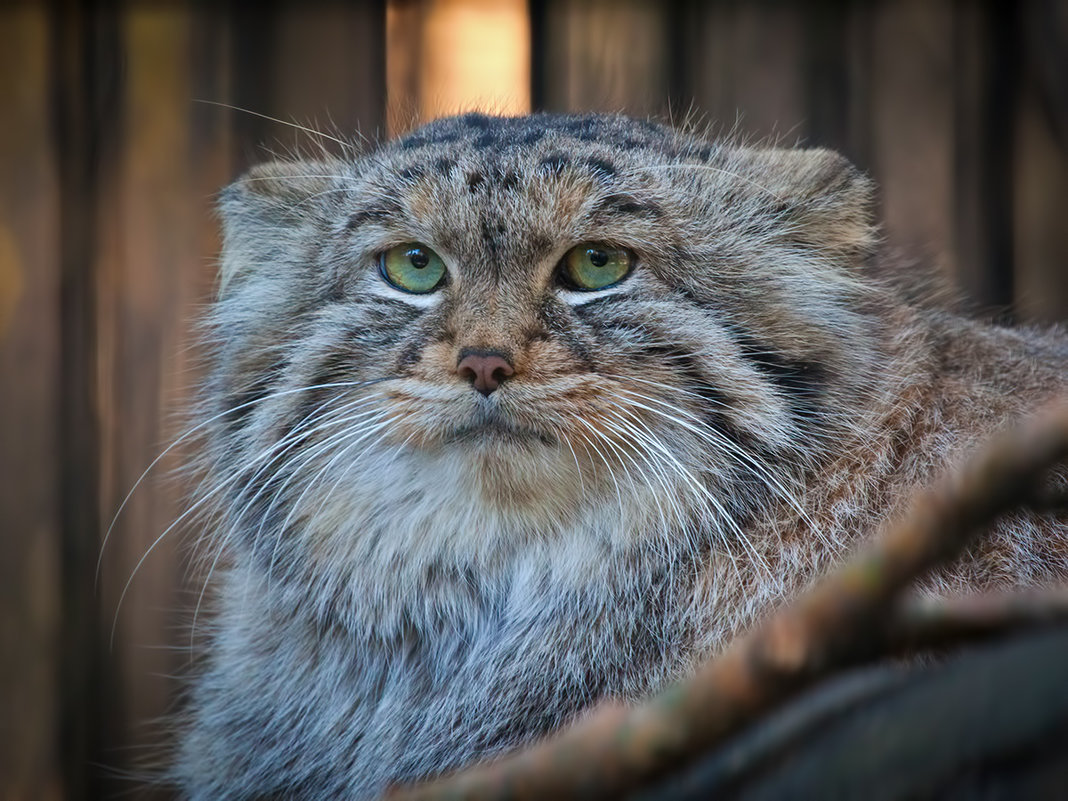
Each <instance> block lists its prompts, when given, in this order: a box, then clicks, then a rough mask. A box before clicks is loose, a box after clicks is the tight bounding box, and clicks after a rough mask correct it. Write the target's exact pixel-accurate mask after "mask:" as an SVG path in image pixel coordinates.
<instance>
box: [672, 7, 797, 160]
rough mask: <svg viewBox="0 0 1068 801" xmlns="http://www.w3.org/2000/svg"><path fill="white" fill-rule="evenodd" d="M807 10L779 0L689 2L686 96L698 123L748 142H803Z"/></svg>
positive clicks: (684, 29)
mask: <svg viewBox="0 0 1068 801" xmlns="http://www.w3.org/2000/svg"><path fill="white" fill-rule="evenodd" d="M806 13H807V11H806V7H804V6H799V5H798V4H796V3H788V2H780V1H779V0H766V1H765V2H737V0H727V1H726V2H714V3H704V2H700V0H693V2H690V3H688V4H687V8H686V11H685V13H684V15H683V19H684V28H683V38H682V42H683V44H684V47H685V50H686V63H687V64H688V67H687V70H686V80H687V81H688V88H686V89H685V90H684V97H685V96H686V95H687V94H688V95H689V96H690V97H691V98H692V100H693V103H694V107H695V109H696V111H697V114H698V119H701V118H704V119H707V121H708V123H709V124H710V125H711V126H712V129H713V131H716V132H719V133H722V134H729V133H735V134H737V135H739V136H741V137H742V138H744V139H747V140H750V141H752V140H756V141H782V143H783V144H784V145H792V144H795V143H796V142H797V141H799V140H801V139H804V138H805V135H806V134H807V132H808V130H809V120H808V115H807V109H806V107H805V105H804V101H805V96H806V89H805V75H806V70H805V64H806V54H807V50H806V48H807V43H806V40H805V25H804V19H805V14H806Z"/></svg>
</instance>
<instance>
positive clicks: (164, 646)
mask: <svg viewBox="0 0 1068 801" xmlns="http://www.w3.org/2000/svg"><path fill="white" fill-rule="evenodd" d="M120 23H121V24H120V28H119V41H120V50H121V52H122V54H123V60H124V66H125V71H124V75H125V76H126V81H125V83H124V84H123V87H122V103H121V112H120V114H119V124H120V125H121V131H122V139H121V142H122V147H121V151H120V153H119V154H118V157H117V159H116V162H115V164H114V167H113V169H111V170H109V171H108V173H107V174H106V175H105V176H102V179H101V187H100V192H99V198H98V206H97V207H98V209H99V211H98V214H99V227H100V228H99V230H100V246H99V249H98V250H97V252H96V256H97V268H96V284H95V287H94V295H93V297H94V298H95V301H96V304H97V309H98V334H97V337H98V351H97V354H98V356H97V358H98V362H97V363H98V387H99V390H98V393H99V394H98V398H99V401H98V403H99V409H100V426H101V429H100V430H101V438H100V469H99V474H100V481H101V497H102V499H103V500H102V507H103V509H104V510H106V512H105V517H106V519H108V520H110V518H111V514H112V513H113V512H114V511H115V510H117V509H118V508H119V506H120V504H121V503H122V500H123V498H124V497H125V496H126V494H127V492H129V491H130V489H131V488H133V487H134V485H135V484H136V482H137V480H138V477H139V476H140V475H141V473H142V471H143V470H144V469H145V467H146V466H147V465H149V464H150V463H151V462H152V460H153V459H154V457H155V456H156V455H157V454H159V453H160V451H161V450H162V449H163V448H164V447H165V446H166V444H167V442H168V440H169V439H170V438H171V437H173V435H174V432H173V430H172V429H171V427H170V426H169V425H168V424H167V422H166V421H167V419H168V418H169V417H171V416H172V415H171V414H170V413H172V412H173V411H174V410H176V409H180V408H181V407H182V406H183V405H184V401H183V390H184V384H185V382H186V381H187V380H188V377H187V376H184V375H180V374H178V373H177V371H176V370H175V367H177V366H178V365H176V364H175V363H174V359H175V357H176V354H181V353H182V352H183V351H184V350H185V348H187V347H188V344H189V343H188V342H187V341H186V335H187V331H188V328H187V322H186V319H187V318H188V316H189V314H190V310H191V308H192V306H193V304H192V297H191V291H190V290H191V288H192V287H194V286H195V285H196V284H197V273H198V272H199V271H200V270H201V269H203V267H202V264H203V258H204V254H201V253H199V252H198V251H197V245H198V243H199V237H198V233H199V226H198V224H197V222H196V217H195V215H196V213H197V211H198V209H200V208H201V207H202V206H203V205H204V201H205V200H207V199H206V198H197V197H196V195H195V194H194V192H193V191H192V189H193V187H192V185H191V167H192V165H191V158H190V129H191V114H192V104H191V91H190V90H191V86H190V74H191V69H190V63H189V59H190V55H191V52H192V46H191V40H190V28H191V22H190V12H189V9H188V7H187V6H186V5H185V4H184V3H171V4H136V3H135V4H131V5H129V6H127V7H125V8H124V9H123V13H122V17H121V20H120ZM175 466H176V462H175V461H174V460H165V461H164V462H163V463H161V464H160V465H159V466H158V468H157V471H156V472H155V473H154V474H153V475H152V476H150V477H149V479H148V480H146V482H145V483H144V484H142V485H141V486H139V487H137V488H136V490H135V491H134V493H133V495H132V496H131V498H130V500H129V502H128V503H127V504H126V506H125V508H123V510H122V514H121V515H120V516H119V518H118V520H117V521H116V524H115V527H114V529H113V530H112V531H111V535H110V538H109V541H108V544H107V548H106V550H105V551H104V553H103V561H102V571H101V592H100V598H101V609H102V613H101V617H102V619H101V626H100V645H99V647H100V648H101V649H102V651H103V653H104V654H106V657H105V658H106V672H105V677H102V688H103V690H104V694H103V701H104V708H105V709H106V710H107V718H106V721H105V725H104V726H102V727H101V730H100V731H98V732H96V733H95V735H96V737H97V738H98V741H99V742H100V747H101V751H102V753H101V756H100V757H99V758H98V761H100V762H102V763H103V764H104V765H105V766H106V767H107V768H111V769H112V770H106V771H104V774H103V775H105V776H107V777H109V780H108V785H107V790H106V792H108V793H112V794H117V793H119V792H122V791H124V790H126V791H128V790H129V783H128V781H123V780H122V779H116V778H111V777H113V776H115V774H119V775H121V774H123V773H124V772H127V771H131V770H134V769H137V768H140V767H143V764H142V763H143V762H144V761H145V760H146V758H147V757H149V756H150V751H151V746H152V744H153V742H154V741H157V740H158V739H159V732H157V731H154V730H153V728H152V725H151V723H152V721H154V720H157V719H159V718H160V717H161V716H162V715H163V714H164V712H165V711H166V710H167V708H168V702H169V697H170V693H171V689H172V688H171V685H170V682H169V680H168V679H167V677H168V676H171V675H174V674H176V673H177V672H178V667H179V665H180V664H181V656H182V655H181V654H180V653H179V652H177V651H176V650H175V648H174V647H173V646H175V644H176V643H175V639H177V635H178V634H179V627H178V625H177V624H178V621H179V619H180V611H179V609H180V606H181V601H182V599H181V598H180V595H179V589H180V587H181V576H182V572H183V571H182V559H181V550H180V548H179V537H180V535H181V534H182V530H181V529H179V530H176V531H174V532H171V533H170V534H169V535H168V536H166V537H164V538H163V539H162V540H159V541H157V539H158V538H159V537H160V535H161V533H162V532H164V531H165V529H166V528H167V527H168V525H169V524H170V523H171V521H173V520H174V519H175V518H176V517H177V515H178V514H179V508H180V504H179V499H178V495H179V493H180V487H179V486H178V485H177V484H176V482H174V481H173V480H170V481H168V480H166V475H167V471H168V468H173V467H175ZM120 600H121V605H120ZM112 632H114V634H113V636H112Z"/></svg>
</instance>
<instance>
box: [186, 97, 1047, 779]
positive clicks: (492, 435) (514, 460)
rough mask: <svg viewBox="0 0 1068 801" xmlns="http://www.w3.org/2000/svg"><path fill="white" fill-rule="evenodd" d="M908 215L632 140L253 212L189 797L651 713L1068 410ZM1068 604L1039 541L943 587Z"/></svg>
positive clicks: (565, 122)
mask: <svg viewBox="0 0 1068 801" xmlns="http://www.w3.org/2000/svg"><path fill="white" fill-rule="evenodd" d="M871 193H872V188H871V186H870V184H869V182H868V181H867V180H866V179H865V178H864V177H863V176H862V175H861V174H859V173H858V172H857V171H856V170H855V169H853V168H852V167H851V166H850V165H849V164H848V163H847V162H845V161H844V160H843V159H842V158H841V157H839V156H837V155H835V154H833V153H829V152H827V151H819V150H809V151H805V150H797V151H792V150H762V149H753V148H748V147H744V146H739V145H736V144H730V143H726V144H716V143H710V142H708V141H705V140H704V139H703V138H701V137H699V136H696V135H693V134H691V133H688V132H682V131H677V130H673V129H671V128H668V127H666V126H661V125H658V124H655V123H651V122H645V121H638V120H632V119H629V118H626V117H621V116H612V115H585V116H554V115H534V116H531V117H520V118H494V117H487V116H484V115H479V114H469V115H465V116H463V117H456V118H450V119H446V120H439V121H437V122H434V123H431V124H430V125H427V126H425V127H423V128H420V129H417V130H416V131H414V132H412V133H410V134H408V135H407V136H405V137H403V138H401V139H399V140H397V141H395V142H391V143H388V144H386V145H383V146H382V147H380V148H378V149H376V150H373V151H372V152H369V153H367V154H363V155H360V156H359V157H356V158H353V159H352V160H351V161H336V162H335V161H324V162H295V163H291V164H279V163H276V164H272V165H266V166H264V167H261V168H257V169H255V170H253V171H252V172H251V173H250V174H248V175H247V176H245V177H244V178H242V179H241V180H239V181H238V182H237V183H236V184H234V185H233V186H232V187H230V188H229V189H228V190H227V191H226V192H225V194H224V196H223V200H222V213H223V218H224V228H225V242H224V252H223V266H222V278H221V284H220V296H219V299H218V301H217V302H216V304H215V306H214V309H213V312H212V316H211V326H212V330H213V332H214V335H215V355H214V372H213V375H212V378H211V379H210V381H209V384H208V386H207V391H206V392H205V401H204V409H203V413H204V415H205V419H206V420H208V421H209V424H208V431H209V434H208V443H207V448H206V454H205V467H204V469H205V476H206V480H205V483H204V487H205V488H206V489H205V490H204V495H205V497H204V502H205V503H210V504H211V505H212V506H213V508H214V510H215V512H216V515H217V522H216V523H215V529H214V530H213V531H212V532H211V534H210V542H211V543H212V544H213V546H214V548H215V549H217V550H216V551H213V553H220V554H222V555H223V558H222V560H221V563H220V566H218V567H217V568H216V569H215V571H214V574H213V577H212V581H213V583H214V585H215V593H216V595H217V609H216V614H215V617H214V622H213V624H212V630H211V633H210V635H209V647H208V653H207V655H206V659H205V664H204V667H203V671H202V673H201V674H200V675H199V676H198V677H197V679H196V680H195V683H194V685H193V687H192V689H191V697H190V704H189V713H188V714H189V720H188V722H187V726H186V731H185V734H184V737H183V741H182V745H181V749H180V753H179V759H178V761H177V767H176V771H177V774H178V780H179V781H180V782H181V783H182V785H183V787H184V788H185V791H186V792H187V794H188V795H189V796H190V797H194V798H216V797H227V798H254V797H261V796H279V797H287V798H333V797H341V796H344V797H352V798H362V797H373V796H375V795H377V794H379V793H380V792H382V790H383V789H384V788H385V787H386V786H387V785H388V784H389V783H393V782H401V781H413V780H417V779H420V778H424V777H427V776H432V775H437V774H440V773H442V772H446V771H448V770H452V769H454V768H456V767H459V766H462V765H464V764H468V763H470V762H472V761H475V760H477V759H480V758H485V757H488V756H492V755H493V754H496V753H499V752H501V751H503V750H506V749H509V748H512V747H515V746H516V745H519V744H522V743H525V742H529V741H531V740H532V739H535V738H537V737H539V736H541V735H543V734H545V733H547V732H550V731H552V730H554V729H556V728H558V727H559V726H561V725H563V724H565V723H566V722H568V721H570V720H573V719H574V718H575V717H576V716H579V715H581V713H582V712H583V711H584V710H586V709H588V708H589V707H591V706H592V705H593V704H595V703H596V702H597V701H599V700H602V699H605V698H617V699H624V700H628V701H629V700H635V699H639V698H641V697H643V696H645V695H647V694H649V693H650V692H653V691H655V690H656V689H658V688H660V687H662V686H664V685H665V683H667V682H669V681H671V680H674V679H678V678H681V677H684V676H686V675H687V674H688V673H689V672H690V671H692V669H693V667H694V665H695V664H696V663H697V662H698V661H700V660H702V659H704V658H707V657H708V656H709V655H711V654H714V653H715V652H716V651H718V650H719V649H721V648H722V647H723V646H724V645H725V644H726V643H727V642H729V640H730V639H731V638H732V637H733V636H735V635H737V634H738V633H739V632H740V631H743V630H744V629H745V628H747V627H748V626H750V625H751V624H752V623H753V622H754V621H755V620H757V619H759V618H760V616H761V615H763V614H765V613H767V611H768V610H769V609H771V608H772V607H774V606H776V605H778V604H781V603H782V602H784V601H785V600H787V599H789V598H790V597H792V596H794V595H796V594H797V592H798V591H799V590H801V589H802V588H803V587H804V586H806V585H807V584H808V583H809V582H810V581H811V580H812V579H813V578H814V577H815V576H817V575H819V574H820V573H821V572H823V571H825V570H827V569H828V568H829V567H831V566H833V565H834V564H835V563H837V562H838V561H840V560H841V559H842V558H843V557H844V556H845V555H846V554H847V553H848V552H849V551H850V550H851V549H852V548H854V547H855V545H856V544H857V543H859V542H861V541H863V540H864V539H866V538H868V537H870V536H872V535H873V534H874V533H875V531H876V530H877V528H878V527H879V525H880V524H881V523H883V522H884V521H885V520H886V519H887V518H889V517H892V516H893V515H895V514H897V513H899V512H900V511H901V505H902V503H903V502H904V500H905V499H906V498H907V497H908V495H909V493H910V492H911V491H912V490H913V489H914V488H916V487H917V486H922V485H924V484H926V483H928V482H929V481H931V479H932V478H933V477H935V476H936V475H937V474H938V473H940V472H941V471H942V470H944V469H945V467H946V466H947V465H950V464H952V463H954V462H955V461H957V460H959V459H960V458H961V457H962V456H963V455H964V454H966V453H967V452H968V450H970V449H971V448H972V447H974V446H975V445H976V444H978V443H979V442H981V441H982V440H984V439H985V438H986V437H988V436H989V435H990V434H991V433H992V432H994V431H995V430H997V429H1000V428H1002V427H1004V426H1005V425H1007V424H1009V423H1010V422H1012V421H1013V420H1016V419H1018V418H1020V417H1022V416H1025V415H1027V414H1028V413H1030V412H1031V411H1033V410H1034V409H1036V408H1038V407H1040V406H1042V405H1043V404H1044V403H1046V402H1049V401H1050V400H1052V399H1054V398H1056V397H1058V396H1063V395H1064V394H1066V393H1068V372H1066V368H1068V337H1065V335H1064V334H1063V333H1060V332H1056V331H1054V332H1040V331H1029V330H1014V329H1007V328H998V327H994V326H989V325H984V324H980V323H975V322H971V321H967V320H964V319H962V318H959V317H956V316H954V315H953V314H950V313H948V312H945V311H942V310H939V309H937V308H934V307H925V306H923V305H921V304H914V303H910V302H907V301H906V300H904V299H903V293H901V292H899V291H897V290H896V289H895V288H894V286H893V285H892V284H891V283H889V282H886V281H883V280H881V279H880V278H879V263H880V260H881V257H880V256H879V249H878V247H877V240H876V236H875V229H874V227H873V225H872V222H871V220H870V210H869V207H870V205H871ZM398 254H399V255H398ZM396 259H400V261H399V262H397V263H396V264H395V261H396ZM397 264H399V267H397V270H398V271H396V272H395V271H394V267H396V266H397ZM576 265H578V266H577V267H576ZM616 266H618V267H619V271H618V274H609V273H606V272H605V271H606V270H609V269H613V268H614V267H616ZM435 269H436V270H438V272H437V273H434V275H439V276H440V277H439V278H438V279H437V283H433V284H432V285H431V283H430V280H429V279H427V276H428V275H430V274H431V272H429V271H433V270H435ZM589 276H593V277H594V278H593V279H592V281H589V280H587V279H588V278H589ZM605 276H607V278H606V277H605ZM608 279H612V280H608ZM428 287H429V288H428ZM1066 576H1068V524H1066V522H1065V521H1064V520H1063V519H1062V520H1059V521H1057V520H1052V521H1051V520H1045V521H1041V520H1039V519H1037V518H1032V517H1029V516H1027V515H1018V516H1015V517H1013V518H1012V519H1008V520H1006V521H1003V522H1002V523H1001V524H1000V525H999V528H998V529H997V531H995V532H994V533H993V535H992V536H991V537H990V538H989V539H988V541H987V542H986V544H985V545H984V546H982V548H981V549H980V550H977V551H975V552H974V553H972V554H970V555H969V557H968V558H967V559H965V560H963V561H962V562H961V563H960V564H958V565H957V566H955V567H954V568H953V569H952V570H949V571H946V572H944V573H943V574H942V575H941V576H940V577H939V578H938V579H937V580H936V582H935V583H933V584H932V586H931V587H930V588H929V589H930V590H931V591H937V592H960V591H966V590H975V589H982V588H989V587H996V586H1001V587H1004V586H1016V585H1028V584H1038V583H1049V582H1054V581H1058V580H1063V579H1064V578H1065V577H1066Z"/></svg>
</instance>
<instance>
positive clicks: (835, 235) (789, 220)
mask: <svg viewBox="0 0 1068 801" xmlns="http://www.w3.org/2000/svg"><path fill="white" fill-rule="evenodd" d="M740 159H741V162H742V174H743V175H745V176H746V177H747V178H749V179H750V180H751V181H752V182H753V184H754V186H755V187H758V188H759V189H760V190H762V191H763V192H764V193H766V194H767V201H768V202H769V203H771V204H773V205H774V206H775V207H776V209H777V211H779V212H780V213H781V215H782V219H783V221H784V222H785V223H786V235H787V236H789V237H790V238H791V239H792V240H793V241H796V242H798V243H800V244H804V245H806V246H810V247H813V248H815V249H817V250H820V251H823V252H826V253H827V254H828V255H830V256H832V257H834V258H835V259H836V260H842V261H847V262H850V263H853V262H856V261H858V260H859V259H861V258H863V257H864V256H865V255H867V254H868V253H870V252H871V251H872V249H873V248H874V247H875V243H876V241H877V239H878V237H877V228H876V226H875V224H874V221H873V214H872V209H873V206H874V195H875V191H874V184H873V183H872V181H871V180H870V179H869V178H868V177H867V176H866V175H864V173H862V172H861V171H860V170H858V169H857V168H856V167H854V166H853V165H852V164H851V163H850V161H849V160H848V159H846V158H845V157H844V156H842V155H840V154H838V153H835V152H834V151H833V150H824V149H822V148H815V149H810V150H785V149H769V150H749V149H746V150H743V151H742V152H741V154H740Z"/></svg>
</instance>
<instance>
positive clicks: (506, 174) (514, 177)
mask: <svg viewBox="0 0 1068 801" xmlns="http://www.w3.org/2000/svg"><path fill="white" fill-rule="evenodd" d="M490 182H491V183H493V184H496V185H498V186H500V187H501V188H502V189H515V188H516V187H517V186H519V174H518V173H517V172H516V171H515V170H502V169H501V168H500V167H494V168H493V169H492V170H491V172H490Z"/></svg>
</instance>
